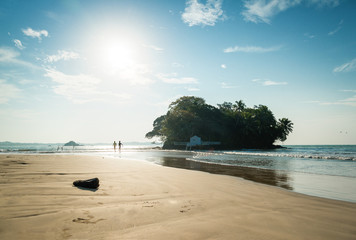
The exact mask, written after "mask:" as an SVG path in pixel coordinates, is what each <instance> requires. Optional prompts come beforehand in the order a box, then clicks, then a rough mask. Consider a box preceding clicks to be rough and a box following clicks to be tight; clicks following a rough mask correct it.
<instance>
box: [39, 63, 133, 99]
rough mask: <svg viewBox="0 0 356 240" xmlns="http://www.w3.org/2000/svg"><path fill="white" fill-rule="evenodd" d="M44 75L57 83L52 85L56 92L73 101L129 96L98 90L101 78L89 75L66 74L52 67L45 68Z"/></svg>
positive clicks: (125, 97) (127, 96)
mask: <svg viewBox="0 0 356 240" xmlns="http://www.w3.org/2000/svg"><path fill="white" fill-rule="evenodd" d="M45 76H46V77H49V78H51V79H52V81H53V82H54V83H56V84H57V85H56V86H54V92H55V93H56V94H58V95H62V96H64V97H66V98H67V99H68V100H70V101H72V102H74V103H87V102H94V101H107V100H109V99H112V98H115V99H119V100H123V99H128V98H130V96H129V95H128V94H117V93H113V92H111V91H105V90H104V91H103V90H99V89H98V88H99V84H100V83H101V80H100V79H98V78H96V77H93V76H90V75H85V74H79V75H67V74H65V73H62V72H59V71H57V70H54V69H46V74H45Z"/></svg>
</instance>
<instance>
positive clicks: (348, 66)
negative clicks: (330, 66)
mask: <svg viewBox="0 0 356 240" xmlns="http://www.w3.org/2000/svg"><path fill="white" fill-rule="evenodd" d="M353 71H356V58H354V59H353V60H351V61H350V62H347V63H344V64H342V65H340V66H338V67H336V68H334V70H333V72H335V73H336V72H353Z"/></svg>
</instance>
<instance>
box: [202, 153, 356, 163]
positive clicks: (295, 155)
mask: <svg viewBox="0 0 356 240" xmlns="http://www.w3.org/2000/svg"><path fill="white" fill-rule="evenodd" d="M348 154H350V153H343V154H342V155H341V154H340V155H331V154H324V155H321V154H310V153H271V152H266V153H264V152H235V151H222V152H199V154H198V155H197V156H196V158H204V156H206V157H208V156H209V159H211V158H212V157H213V156H214V155H215V156H216V157H217V159H216V160H219V159H220V158H221V156H226V157H227V156H246V157H268V158H269V157H277V158H299V159H319V160H341V161H356V156H353V155H352V156H347V155H348ZM226 157H224V158H226Z"/></svg>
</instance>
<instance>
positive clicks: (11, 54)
mask: <svg viewBox="0 0 356 240" xmlns="http://www.w3.org/2000/svg"><path fill="white" fill-rule="evenodd" d="M19 56H20V53H19V52H17V51H14V50H13V49H12V48H1V47H0V63H5V64H16V65H22V66H26V67H30V68H38V67H37V66H35V65H33V64H32V63H29V62H26V61H23V60H20V59H18V57H19Z"/></svg>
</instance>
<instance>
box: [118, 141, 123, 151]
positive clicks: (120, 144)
mask: <svg viewBox="0 0 356 240" xmlns="http://www.w3.org/2000/svg"><path fill="white" fill-rule="evenodd" d="M118 145H119V151H121V146H122V145H123V144H122V143H121V141H119V144H118Z"/></svg>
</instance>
